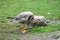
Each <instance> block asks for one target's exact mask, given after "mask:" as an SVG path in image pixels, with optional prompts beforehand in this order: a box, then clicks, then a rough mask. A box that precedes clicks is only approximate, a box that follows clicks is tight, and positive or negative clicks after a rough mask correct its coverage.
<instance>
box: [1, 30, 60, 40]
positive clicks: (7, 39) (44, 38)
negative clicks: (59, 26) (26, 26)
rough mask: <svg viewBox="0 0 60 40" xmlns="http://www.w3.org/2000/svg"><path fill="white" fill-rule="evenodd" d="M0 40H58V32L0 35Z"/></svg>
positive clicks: (59, 36)
mask: <svg viewBox="0 0 60 40" xmlns="http://www.w3.org/2000/svg"><path fill="white" fill-rule="evenodd" d="M0 40H60V31H54V32H51V33H39V34H28V33H25V34H22V33H16V32H15V33H0Z"/></svg>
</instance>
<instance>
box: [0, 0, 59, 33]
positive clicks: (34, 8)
mask: <svg viewBox="0 0 60 40" xmlns="http://www.w3.org/2000/svg"><path fill="white" fill-rule="evenodd" d="M24 11H31V12H33V13H34V14H35V15H43V16H45V17H46V18H47V19H55V20H60V0H0V31H10V32H14V31H15V30H16V28H19V25H18V24H13V23H9V22H8V20H7V17H15V16H16V15H18V14H19V13H21V12H24ZM47 13H51V14H47ZM59 26H60V25H58V24H56V25H53V24H51V25H49V26H48V27H46V28H45V27H44V28H40V27H39V28H33V29H31V31H30V32H31V33H40V32H51V31H54V30H60V27H59Z"/></svg>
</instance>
